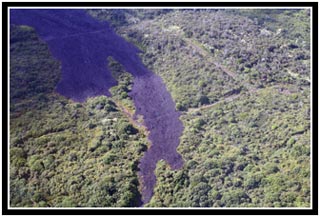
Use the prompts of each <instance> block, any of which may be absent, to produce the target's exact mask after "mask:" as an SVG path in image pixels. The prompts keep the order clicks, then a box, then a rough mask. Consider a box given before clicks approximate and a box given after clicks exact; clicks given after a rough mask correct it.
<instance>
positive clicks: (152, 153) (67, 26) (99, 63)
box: [10, 9, 183, 203]
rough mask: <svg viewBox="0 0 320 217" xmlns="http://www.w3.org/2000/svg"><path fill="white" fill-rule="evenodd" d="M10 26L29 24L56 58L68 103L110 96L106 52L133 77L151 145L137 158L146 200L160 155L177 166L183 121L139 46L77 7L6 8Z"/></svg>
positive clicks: (139, 111) (61, 88) (60, 89)
mask: <svg viewBox="0 0 320 217" xmlns="http://www.w3.org/2000/svg"><path fill="white" fill-rule="evenodd" d="M10 21H11V24H16V25H28V26H32V27H33V28H34V29H35V30H36V32H37V33H38V35H39V36H40V38H41V39H42V40H43V41H45V42H46V43H47V44H48V46H49V48H50V51H51V52H52V54H53V56H54V57H55V58H57V59H58V60H59V61H60V62H61V66H62V68H61V72H62V74H61V80H60V81H59V83H58V84H57V87H56V91H57V92H58V93H60V94H61V95H63V96H65V97H68V98H70V99H72V100H74V101H78V102H83V101H85V100H86V99H87V98H88V97H93V96H98V95H110V93H109V88H110V87H112V86H114V85H116V84H117V82H116V80H115V79H114V78H113V77H112V75H111V72H110V70H109V69H108V68H107V57H108V56H112V57H113V58H114V59H115V60H117V61H118V62H119V63H121V64H122V65H123V66H124V67H125V69H126V70H127V71H128V72H129V73H131V74H132V75H133V76H134V85H133V89H132V92H131V93H130V95H131V97H132V98H133V101H134V104H135V107H136V114H135V115H136V116H137V115H142V116H143V117H144V125H145V126H146V127H147V129H148V130H149V131H150V134H149V140H150V141H151V143H152V145H151V147H150V148H149V150H148V151H147V152H146V153H145V155H144V156H143V158H142V159H141V161H140V165H139V168H140V172H139V175H140V177H141V179H142V201H143V203H147V202H149V201H150V199H151V197H152V194H153V188H154V185H155V183H156V177H155V174H154V170H155V168H156V164H157V162H158V161H159V160H161V159H164V160H165V161H167V162H168V163H169V165H170V166H171V168H172V169H179V168H181V167H182V166H183V160H182V157H181V155H180V154H179V153H177V151H176V149H177V146H178V145H179V137H180V136H181V134H182V131H183V125H182V123H181V121H180V120H179V116H180V114H179V112H177V111H176V110H175V103H174V102H173V100H172V98H171V95H170V93H169V92H168V91H167V90H166V86H165V84H164V83H163V81H162V79H161V78H160V77H159V76H157V75H155V74H154V73H152V72H151V71H149V70H148V69H147V68H146V67H145V66H144V65H143V63H142V61H141V60H140V58H139V56H138V54H139V52H140V51H139V49H138V48H136V47H135V46H133V45H132V44H130V43H129V42H127V41H126V40H125V39H123V38H122V37H120V36H118V35H117V34H116V33H115V32H114V31H113V29H112V28H111V27H110V26H109V24H108V23H107V22H101V21H98V20H96V19H94V18H92V17H91V16H90V15H88V14H87V13H86V11H85V10H79V9H11V10H10Z"/></svg>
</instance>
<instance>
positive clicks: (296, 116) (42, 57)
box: [10, 9, 311, 207]
mask: <svg viewBox="0 0 320 217" xmlns="http://www.w3.org/2000/svg"><path fill="white" fill-rule="evenodd" d="M88 13H89V14H90V15H92V16H93V17H95V18H97V19H100V20H107V21H109V22H110V23H111V24H112V26H113V28H115V30H116V31H117V33H118V34H119V35H121V36H123V37H124V38H126V39H127V40H128V41H130V42H132V43H133V44H135V45H136V46H137V47H138V48H140V49H141V54H140V57H141V59H142V60H143V62H144V64H145V65H146V66H147V67H148V68H149V69H150V70H152V71H153V72H154V73H156V74H157V75H159V76H160V77H161V78H162V79H163V81H164V83H165V84H166V86H167V89H168V90H169V92H170V93H171V95H172V98H173V99H174V101H175V103H176V109H177V110H179V111H181V117H180V119H181V120H182V122H183V125H184V132H183V135H182V136H181V138H180V145H179V146H178V148H177V150H178V152H179V153H180V154H181V155H182V157H183V159H184V166H183V168H182V169H180V170H171V169H170V166H169V165H168V164H167V163H166V162H165V161H160V162H158V164H157V169H156V177H157V183H156V187H155V189H154V195H153V197H152V199H151V201H150V202H149V203H148V204H144V206H145V207H191V206H192V207H309V206H310V79H311V78H310V38H309V36H310V14H309V11H308V10H271V9H268V10H267V9H265V10H238V9H237V10H178V9H176V10H174V9H163V10H158V9H157V10H143V9H141V10H137V9H136V10H124V9H123V10H110V9H103V10H88ZM106 66H108V67H109V69H110V70H111V71H112V75H113V77H114V78H115V79H116V80H117V81H118V85H117V86H115V87H112V88H111V89H110V92H111V94H112V96H111V97H107V96H98V97H93V98H89V99H88V100H87V101H86V102H84V103H76V102H73V101H72V100H68V99H66V98H65V97H63V96H61V95H59V94H57V93H56V92H55V86H56V84H57V82H58V81H59V78H60V70H61V66H60V63H59V61H57V60H56V59H54V58H53V57H52V55H51V54H50V51H49V49H48V46H47V45H46V44H45V43H44V42H43V41H41V40H40V39H39V37H38V36H37V34H36V32H35V30H34V29H32V28H31V27H28V26H11V28H10V204H11V206H13V207H47V206H49V207H75V206H77V207H123V206H124V207H128V206H134V207H136V206H140V205H141V195H140V192H141V190H140V189H141V184H140V182H139V177H138V173H137V172H138V164H139V160H140V159H141V157H142V156H143V154H144V152H145V151H146V150H147V149H148V146H149V142H148V139H147V135H148V131H147V129H145V128H144V127H143V126H142V125H141V124H138V123H137V122H135V121H134V120H133V118H132V116H133V114H134V111H135V108H134V104H133V102H132V99H131V97H130V94H129V93H130V90H131V88H132V85H133V77H132V75H130V74H129V73H127V72H126V71H125V69H124V67H123V66H122V65H121V64H119V63H118V62H117V61H116V60H115V59H113V58H112V57H109V58H108V59H106Z"/></svg>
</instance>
